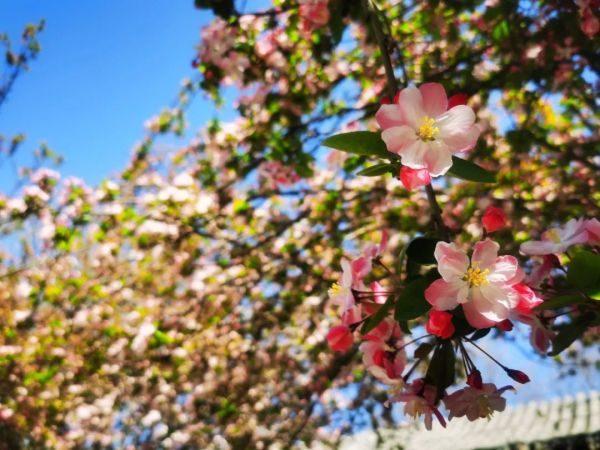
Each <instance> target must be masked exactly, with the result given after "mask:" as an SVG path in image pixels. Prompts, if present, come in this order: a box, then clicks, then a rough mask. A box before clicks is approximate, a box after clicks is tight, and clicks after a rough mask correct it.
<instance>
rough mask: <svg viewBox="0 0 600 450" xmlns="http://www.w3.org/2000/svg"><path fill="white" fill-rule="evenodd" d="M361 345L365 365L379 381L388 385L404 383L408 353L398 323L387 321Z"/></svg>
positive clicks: (372, 331) (378, 326) (391, 320)
mask: <svg viewBox="0 0 600 450" xmlns="http://www.w3.org/2000/svg"><path fill="white" fill-rule="evenodd" d="M363 339H364V340H365V342H363V343H362V344H360V347H359V349H360V351H361V352H362V353H363V363H364V365H365V367H366V368H367V370H368V371H369V372H370V373H371V374H372V375H373V376H374V377H376V378H377V379H378V380H380V381H382V382H384V383H387V384H399V383H402V371H403V370H404V367H405V366H406V353H405V352H404V350H403V349H399V348H398V347H400V346H401V345H402V331H401V330H400V327H399V325H398V323H397V322H396V321H395V320H393V319H391V318H388V319H385V320H383V321H381V322H380V323H379V325H377V326H376V327H375V328H374V329H373V330H371V331H370V332H369V333H367V334H365V335H364V336H363Z"/></svg>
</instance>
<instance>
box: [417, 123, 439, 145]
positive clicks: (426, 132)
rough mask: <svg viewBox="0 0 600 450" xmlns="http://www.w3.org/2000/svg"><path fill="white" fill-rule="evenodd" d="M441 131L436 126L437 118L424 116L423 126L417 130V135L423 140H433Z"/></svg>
mask: <svg viewBox="0 0 600 450" xmlns="http://www.w3.org/2000/svg"><path fill="white" fill-rule="evenodd" d="M439 133H440V129H439V128H438V127H436V126H435V119H432V118H431V117H424V118H423V120H422V121H421V126H420V127H419V129H418V130H417V136H419V139H421V140H422V141H433V140H435V138H436V137H437V135H438V134H439Z"/></svg>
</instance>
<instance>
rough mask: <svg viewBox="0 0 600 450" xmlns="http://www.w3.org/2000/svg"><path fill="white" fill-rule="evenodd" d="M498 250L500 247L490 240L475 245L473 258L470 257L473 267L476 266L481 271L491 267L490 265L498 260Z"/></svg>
mask: <svg viewBox="0 0 600 450" xmlns="http://www.w3.org/2000/svg"><path fill="white" fill-rule="evenodd" d="M499 249H500V245H498V243H497V242H494V241H492V240H491V239H485V240H483V241H479V242H478V243H477V244H475V249H474V250H473V256H472V257H471V260H472V261H473V265H477V267H479V268H480V269H482V270H485V269H488V268H490V266H492V264H494V263H495V262H496V259H497V258H498V250H499Z"/></svg>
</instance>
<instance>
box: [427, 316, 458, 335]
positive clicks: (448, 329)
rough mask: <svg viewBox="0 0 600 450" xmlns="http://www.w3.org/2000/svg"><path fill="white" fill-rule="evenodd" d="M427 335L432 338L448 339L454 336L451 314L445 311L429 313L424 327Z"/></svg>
mask: <svg viewBox="0 0 600 450" xmlns="http://www.w3.org/2000/svg"><path fill="white" fill-rule="evenodd" d="M425 329H426V330H427V332H428V333H430V334H433V335H434V336H438V337H441V338H442V339H448V338H449V337H451V336H452V335H453V334H454V325H453V324H452V314H450V313H448V312H446V311H435V310H431V311H429V319H428V320H427V324H426V325H425Z"/></svg>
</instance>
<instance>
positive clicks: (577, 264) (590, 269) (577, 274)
mask: <svg viewBox="0 0 600 450" xmlns="http://www.w3.org/2000/svg"><path fill="white" fill-rule="evenodd" d="M567 281H568V282H569V283H570V284H572V285H573V286H575V287H577V288H579V289H587V288H597V287H599V286H600V255H596V254H595V253H592V252H588V251H585V250H584V251H581V252H579V253H577V254H576V255H575V257H574V258H573V260H572V261H571V264H570V265H569V269H568V272H567Z"/></svg>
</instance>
